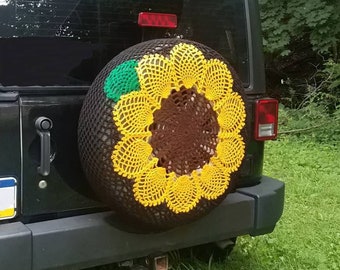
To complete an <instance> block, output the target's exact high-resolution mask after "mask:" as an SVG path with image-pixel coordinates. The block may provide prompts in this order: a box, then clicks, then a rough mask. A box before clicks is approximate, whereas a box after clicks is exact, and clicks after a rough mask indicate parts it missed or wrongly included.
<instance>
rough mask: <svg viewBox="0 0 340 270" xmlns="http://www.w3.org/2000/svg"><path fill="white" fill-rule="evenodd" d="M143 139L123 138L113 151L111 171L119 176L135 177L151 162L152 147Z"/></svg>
mask: <svg viewBox="0 0 340 270" xmlns="http://www.w3.org/2000/svg"><path fill="white" fill-rule="evenodd" d="M146 139H147V138H143V137H128V136H127V137H123V138H122V140H121V141H119V142H118V143H117V144H116V146H115V149H114V150H113V153H112V156H111V159H112V162H113V169H114V171H115V172H116V173H118V174H120V175H121V176H124V177H127V178H130V179H133V178H135V177H137V176H138V175H139V174H140V173H141V172H142V171H143V170H144V169H145V166H146V165H147V164H148V163H149V162H150V161H151V153H152V147H151V145H150V144H149V143H147V142H146Z"/></svg>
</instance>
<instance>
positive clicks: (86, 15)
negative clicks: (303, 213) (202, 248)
mask: <svg viewBox="0 0 340 270" xmlns="http://www.w3.org/2000/svg"><path fill="white" fill-rule="evenodd" d="M178 70H180V71H178ZM196 70H198V72H196V73H195V71H196ZM209 72H210V73H209ZM169 74H170V75H171V76H173V77H174V78H176V79H173V78H172V77H171V76H170V75H169ZM183 74H185V76H184V75H183ZM193 74H194V75H193ZM197 74H198V75H197ZM202 74H204V75H202ZM216 74H217V75H216ZM182 75H183V76H182ZM181 76H182V77H181ZM195 76H196V77H195ZM203 77H204V78H203ZM153 78H157V80H158V81H155V80H156V79H153ZM178 78H179V79H178ZM197 78H198V79H197ZM158 85H161V86H160V87H158ZM157 87H158V88H157ZM159 89H160V90H159ZM164 89H165V90H164ZM163 90H164V91H165V92H164V91H163ZM157 91H163V92H160V93H158V92H157ZM209 91H210V92H209ZM150 93H151V94H150ZM164 93H165V94H164ZM141 100H143V102H144V103H142V102H141ZM145 100H146V101H145ZM190 104H191V105H190ZM277 107H278V105H277V101H276V100H273V99H270V98H267V97H266V95H265V79H264V65H263V58H262V47H261V34H260V22H259V10H258V4H257V1H256V0H241V1H239V0H221V1H201V0H172V1H165V0H112V1H105V0H98V1H94V0H67V1H66V0H62V1H61V0H0V148H1V155H0V265H1V269H20V270H25V269H55V268H62V269H68V268H72V269H74V268H77V269H78V268H85V267H91V266H96V265H101V264H107V263H115V262H123V261H128V260H133V259H135V258H140V257H147V256H154V257H156V255H158V254H166V252H168V251H171V250H175V249H181V248H186V247H192V246H197V245H202V244H206V243H213V242H219V241H223V240H227V239H234V238H235V237H237V236H240V235H245V234H250V235H253V236H256V235H261V234H266V233H270V232H272V231H273V229H274V227H275V225H276V222H277V221H278V220H279V218H280V216H281V214H282V211H283V204H284V184H283V183H282V182H281V181H278V180H275V179H272V178H269V177H267V176H264V175H262V166H263V157H264V141H265V140H270V139H275V137H276V135H277ZM146 108H150V110H149V111H148V112H147V113H145V110H146ZM171 108H175V109H171ZM187 108H189V109H187ZM185 110H186V111H185ZM183 111H185V112H183ZM202 111H204V113H203V114H201V112H202ZM225 111H226V112H225ZM143 113H145V115H144V114H143ZM195 114H196V115H198V116H197V117H196V118H195V117H194V115H195ZM207 115H209V117H208V116H207ZM228 119H229V120H230V119H231V120H230V121H229V120H228ZM234 120H235V121H236V120H237V121H236V122H237V123H236V122H235V121H234ZM228 121H229V122H231V123H229V122H228ZM144 122H145V123H144ZM141 123H142V124H141ZM200 123H201V124H200ZM141 125H144V126H142V127H141V128H140V126H141ZM190 132H191V133H190ZM172 133H174V134H176V135H172ZM189 133H190V136H189V135H188V134H189ZM197 134H199V135H197ZM202 134H203V135H202ZM176 136H177V137H176ZM174 138H175V139H174ZM176 138H177V139H176ZM202 140H203V142H202ZM208 144H209V145H208ZM207 145H208V146H207ZM190 147H191V148H190ZM195 147H196V148H197V149H198V150H197V151H196V150H192V149H194V148H195ZM148 151H149V152H148ZM190 151H191V152H190ZM195 151H196V152H195ZM188 153H189V154H188ZM201 156H202V157H203V158H202V160H200V158H201ZM189 163H190V164H189ZM131 164H132V165H131ZM174 164H176V165H174ZM150 168H151V169H150ZM162 179H163V180H162ZM18 254H20V255H19V256H18ZM161 258H164V257H161ZM157 269H164V268H157Z"/></svg>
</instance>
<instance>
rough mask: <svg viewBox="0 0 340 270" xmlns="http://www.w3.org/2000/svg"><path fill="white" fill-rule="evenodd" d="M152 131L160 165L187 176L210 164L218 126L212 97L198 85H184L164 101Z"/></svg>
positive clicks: (153, 143)
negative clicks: (199, 89) (206, 96)
mask: <svg viewBox="0 0 340 270" xmlns="http://www.w3.org/2000/svg"><path fill="white" fill-rule="evenodd" d="M150 131H151V132H152V136H151V139H150V144H151V146H152V148H153V155H154V156H156V157H157V158H158V159H159V162H158V166H160V167H164V168H165V169H166V170H167V171H168V172H175V173H176V174H177V175H184V174H189V173H191V172H192V171H194V170H197V169H200V168H202V167H203V166H204V164H206V163H209V160H210V158H211V157H212V156H213V155H214V154H215V150H216V145H217V134H218V132H219V125H218V122H217V114H216V112H215V111H214V110H213V108H212V105H211V104H210V102H209V100H207V99H206V98H205V97H204V96H203V95H201V94H199V93H197V91H196V89H195V88H191V89H186V88H184V87H183V88H182V89H181V90H180V91H176V90H173V91H172V92H171V94H170V96H169V97H168V98H166V99H163V100H162V102H161V108H160V109H159V110H157V111H155V112H154V123H153V124H152V125H151V126H150Z"/></svg>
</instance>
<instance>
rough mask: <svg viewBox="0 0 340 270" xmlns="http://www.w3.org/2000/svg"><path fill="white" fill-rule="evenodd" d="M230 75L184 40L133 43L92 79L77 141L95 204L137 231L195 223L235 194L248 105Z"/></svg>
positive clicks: (205, 50) (211, 55)
mask: <svg viewBox="0 0 340 270" xmlns="http://www.w3.org/2000/svg"><path fill="white" fill-rule="evenodd" d="M242 93H243V87H242V84H241V82H240V80H239V78H238V76H237V74H236V73H235V72H234V70H233V69H232V67H231V66H230V65H229V64H228V62H227V61H226V60H224V59H223V57H222V56H221V55H220V54H218V53H217V52H216V51H214V50H212V49H211V48H209V47H207V46H205V45H202V44H199V43H196V42H193V41H187V40H181V39H157V40H151V41H147V42H143V43H140V44H137V45H135V46H133V47H130V48H128V49H126V50H124V51H123V52H121V53H120V54H119V55H117V56H116V57H114V58H113V59H112V60H111V61H110V62H109V63H108V64H107V65H106V66H105V67H104V69H103V70H102V71H101V72H100V73H99V74H98V76H97V78H96V79H95V81H94V82H93V84H92V86H91V88H90V90H89V92H88V94H87V95H86V97H85V100H84V104H83V107H82V111H81V115H80V119H79V128H78V133H79V134H78V138H79V150H80V157H81V161H82V165H83V168H84V171H85V174H86V176H87V178H88V181H89V182H90V184H91V186H92V188H93V189H94V190H95V192H96V193H97V194H98V196H99V197H100V198H101V199H102V200H103V201H104V202H105V203H106V204H107V205H109V206H110V207H112V208H113V209H114V210H115V211H116V212H117V213H118V215H120V216H121V218H122V219H124V220H126V219H127V220H129V222H132V223H133V222H134V223H136V222H138V223H137V224H138V226H142V225H144V226H146V227H149V228H159V229H166V228H170V227H174V226H178V225H181V224H184V223H187V222H190V221H193V220H195V219H197V218H199V217H201V216H202V215H204V214H206V213H208V212H209V211H210V210H211V209H212V208H214V207H215V206H217V205H218V204H219V203H220V202H221V201H222V200H223V199H224V198H225V196H226V195H227V193H229V192H230V191H231V190H232V188H231V187H232V186H233V185H232V183H233V182H234V181H235V180H236V178H237V177H236V175H237V174H236V172H237V171H238V170H239V168H240V165H241V162H242V160H243V157H244V153H245V136H244V127H245V122H246V111H245V104H244V102H245V99H244V97H243V94H242Z"/></svg>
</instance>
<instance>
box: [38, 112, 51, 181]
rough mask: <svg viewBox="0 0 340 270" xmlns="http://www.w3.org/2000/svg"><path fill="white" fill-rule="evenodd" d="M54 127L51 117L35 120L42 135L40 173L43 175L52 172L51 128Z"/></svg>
mask: <svg viewBox="0 0 340 270" xmlns="http://www.w3.org/2000/svg"><path fill="white" fill-rule="evenodd" d="M52 127H53V122H52V120H51V119H49V118H47V117H44V116H41V117H39V118H38V119H37V120H35V128H36V130H37V133H38V135H39V137H40V166H38V173H39V174H40V175H42V176H47V175H49V174H50V167H51V135H50V130H51V129H52Z"/></svg>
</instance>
